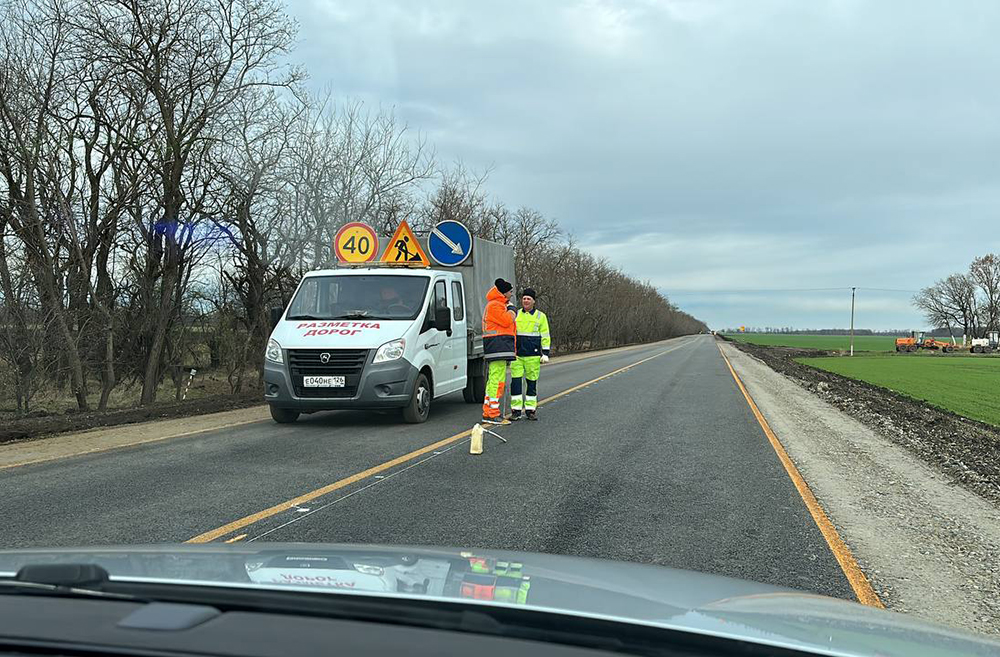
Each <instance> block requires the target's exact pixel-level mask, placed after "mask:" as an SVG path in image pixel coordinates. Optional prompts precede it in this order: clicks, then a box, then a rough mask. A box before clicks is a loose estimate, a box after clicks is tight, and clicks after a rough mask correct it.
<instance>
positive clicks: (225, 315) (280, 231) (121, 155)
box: [0, 0, 704, 409]
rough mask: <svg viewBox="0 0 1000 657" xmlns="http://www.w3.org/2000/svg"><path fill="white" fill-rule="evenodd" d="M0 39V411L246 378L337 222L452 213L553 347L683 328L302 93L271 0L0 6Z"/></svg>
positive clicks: (392, 120) (594, 262)
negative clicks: (0, 398)
mask: <svg viewBox="0 0 1000 657" xmlns="http://www.w3.org/2000/svg"><path fill="white" fill-rule="evenodd" d="M0 24H2V25H3V31H2V32H0V359H2V361H3V362H4V363H5V364H6V365H7V368H6V369H5V371H6V372H7V373H8V376H9V378H10V380H9V381H2V382H0V386H4V385H6V384H10V385H11V386H12V387H13V388H14V390H15V391H16V397H17V406H18V408H21V409H26V408H27V407H28V403H29V400H30V397H31V395H32V393H33V391H35V390H36V389H37V388H38V387H39V386H40V385H42V384H44V383H55V384H59V385H64V386H65V387H66V389H67V390H69V391H71V392H72V395H73V397H74V398H75V400H76V404H77V406H78V407H79V408H81V409H86V408H88V407H89V406H90V405H91V404H92V403H93V402H94V399H95V397H96V403H97V407H98V408H105V407H107V405H108V403H109V398H110V395H111V393H112V391H113V390H115V389H116V387H118V386H121V385H137V386H139V387H140V388H141V393H140V397H139V400H140V403H142V404H148V403H151V402H153V401H154V400H155V398H156V393H157V388H158V387H159V386H160V385H161V383H162V382H163V381H164V379H165V378H166V377H168V376H171V377H173V379H174V382H175V384H176V390H177V394H180V390H181V382H182V381H183V371H184V370H185V369H186V368H187V367H188V366H189V365H190V364H192V363H194V362H200V360H202V359H205V358H207V359H208V361H209V363H208V364H209V365H210V366H213V367H219V368H225V371H226V373H227V375H228V377H229V381H230V383H231V385H232V388H233V390H234V391H239V390H241V389H242V388H244V387H245V386H247V385H250V384H253V383H254V382H256V381H258V380H259V365H260V360H261V358H260V354H261V351H262V348H263V345H264V343H265V341H266V339H267V336H268V333H269V331H270V326H269V323H268V309H269V308H270V307H272V306H274V305H278V304H280V303H282V301H283V300H286V299H287V298H288V296H289V295H290V293H291V291H292V289H293V287H294V285H295V281H296V279H297V277H298V276H299V275H300V274H301V272H303V271H305V270H308V269H312V268H315V267H319V266H325V265H329V264H331V259H332V254H331V251H330V244H331V241H332V238H333V235H334V234H335V233H336V231H337V229H338V228H339V227H340V226H341V225H343V224H344V223H346V222H348V221H365V222H367V223H369V224H371V225H373V226H374V227H375V228H376V229H377V230H378V231H379V232H380V233H381V234H389V233H391V231H392V230H394V229H395V227H396V226H397V225H398V223H399V221H400V220H402V219H404V218H405V219H407V220H409V221H410V222H411V224H413V225H414V226H415V227H417V228H418V229H420V228H424V229H426V228H428V227H429V226H430V225H432V224H433V223H434V222H436V221H440V220H442V219H458V220H460V221H463V222H465V223H466V224H467V225H469V226H470V227H471V228H472V229H473V231H474V232H475V233H476V234H477V235H479V236H481V237H485V238H488V239H493V240H496V241H500V242H503V243H506V244H509V245H511V246H513V247H514V248H515V250H516V254H517V276H518V281H519V282H521V283H525V284H531V285H533V286H534V287H536V288H537V289H538V290H539V293H540V295H542V296H543V298H544V300H545V301H544V302H545V304H546V310H547V311H548V312H549V314H550V317H551V319H552V322H553V324H554V326H556V327H558V328H557V330H556V339H557V341H558V344H557V345H556V346H557V348H560V347H561V348H586V347H596V346H609V345H616V344H621V343H626V342H639V341H645V340H652V339H656V338H662V337H668V336H671V335H679V334H683V333H689V332H695V331H698V330H702V329H703V328H704V325H702V324H701V323H700V322H698V321H697V320H695V319H693V318H691V317H689V316H687V315H685V314H684V313H681V312H680V311H678V310H677V309H676V308H675V307H673V306H672V305H671V304H670V303H669V302H668V301H667V300H666V299H665V298H664V297H663V296H661V295H660V294H659V293H658V292H657V290H656V289H654V288H653V287H651V286H649V285H647V284H643V283H640V282H638V281H635V280H633V279H631V278H630V277H628V276H627V275H625V274H623V273H622V272H620V271H618V270H616V269H615V268H613V267H611V266H609V265H608V264H607V263H606V262H604V261H601V260H598V259H595V258H593V257H592V256H590V255H588V254H586V253H584V252H582V251H581V250H580V249H578V248H577V247H576V246H575V245H574V244H573V243H572V241H571V240H568V239H565V236H564V235H562V234H561V232H560V229H559V227H558V225H557V224H556V222H555V221H553V220H551V219H546V218H544V217H542V216H541V215H539V214H538V213H537V212H535V211H533V210H530V209H526V208H521V209H516V210H515V209H511V208H509V207H507V206H505V205H504V204H503V203H501V202H499V201H496V200H495V199H492V198H490V197H489V196H488V195H487V194H486V193H485V192H484V191H483V190H484V182H485V176H474V175H471V174H469V173H468V172H467V171H465V170H464V169H462V168H461V167H457V168H453V169H451V170H449V171H442V170H441V168H440V167H439V166H438V164H437V163H436V161H435V157H434V153H433V150H432V149H431V147H430V146H429V145H428V144H426V143H425V141H424V140H423V139H422V138H421V137H420V136H419V135H414V134H413V133H412V132H411V131H410V130H409V129H408V128H407V126H405V125H403V124H401V123H400V122H399V121H398V120H397V119H396V117H395V116H394V114H393V113H392V112H390V111H383V110H377V111H371V110H368V109H366V108H365V107H364V106H362V105H361V104H359V103H334V102H332V101H330V99H329V98H316V97H312V96H310V95H309V94H307V93H306V92H305V91H304V90H303V88H302V86H301V84H300V83H301V82H302V80H303V78H304V73H303V71H301V70H298V69H296V68H294V67H292V66H289V65H288V64H287V63H286V62H287V61H288V60H287V57H286V55H287V54H288V53H289V51H290V49H291V47H292V43H293V39H294V35H295V31H294V25H293V24H292V22H291V21H290V20H289V18H288V17H287V16H286V14H285V13H284V11H283V10H282V8H281V6H280V5H279V4H277V3H276V2H274V1H273V0H0ZM427 190H431V191H430V193H428V191H427ZM598 295H599V296H598ZM206 352H207V356H206V355H205V353H206Z"/></svg>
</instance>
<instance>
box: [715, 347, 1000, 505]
mask: <svg viewBox="0 0 1000 657" xmlns="http://www.w3.org/2000/svg"><path fill="white" fill-rule="evenodd" d="M732 344H733V345H735V346H736V347H737V348H739V349H740V350H741V351H743V352H745V353H748V354H750V355H752V356H754V357H756V358H758V359H760V360H762V361H763V362H765V363H766V364H767V365H768V366H770V367H771V368H772V369H774V370H776V371H778V372H781V373H782V374H784V375H786V376H788V377H790V378H792V379H794V380H795V381H796V382H798V383H799V384H800V385H801V386H803V387H805V388H807V389H808V390H811V391H812V392H814V393H816V394H817V395H819V396H820V397H822V398H823V399H825V400H826V401H827V402H829V403H831V404H833V405H834V406H836V407H837V408H839V409H841V410H842V411H844V412H846V413H848V414H850V415H851V416H853V417H855V418H856V419H858V420H859V421H861V422H862V423H864V424H865V425H867V426H869V427H871V428H872V429H874V430H875V431H877V432H879V433H880V434H882V435H884V436H885V437H887V438H889V439H890V440H892V441H893V442H894V443H896V444H899V445H901V446H903V447H905V448H906V449H908V450H910V451H911V452H913V453H914V454H916V455H917V456H919V457H920V458H921V459H922V460H923V461H925V462H927V463H929V464H931V465H933V466H935V467H936V468H938V469H939V470H941V471H942V472H944V473H945V474H946V475H947V476H948V477H950V478H951V479H952V480H954V481H956V482H958V483H961V484H963V485H965V486H966V487H968V488H969V489H970V490H973V491H975V492H976V493H979V494H980V495H982V496H983V497H986V498H987V499H990V500H993V501H994V502H1000V428H997V427H993V426H991V425H988V424H983V423H981V422H977V421H975V420H970V419H968V418H965V417H962V416H960V415H956V414H955V413H951V412H949V411H945V410H942V409H938V408H935V407H932V406H929V405H927V404H926V403H924V402H921V401H918V400H916V399H912V398H910V397H906V396H904V395H900V394H898V393H896V392H893V391H891V390H887V389H885V388H880V387H878V386H874V385H871V384H869V383H865V382H864V381H857V380H855V379H849V378H846V377H843V376H840V375H838V374H834V373H832V372H826V371H823V370H818V369H815V368H812V367H809V366H808V365H803V364H802V363H798V362H796V361H795V360H794V359H795V358H802V357H809V356H821V355H827V354H826V352H821V351H815V350H808V349H789V348H785V347H764V346H760V345H753V344H746V343H741V342H735V341H734V342H732Z"/></svg>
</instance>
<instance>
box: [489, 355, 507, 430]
mask: <svg viewBox="0 0 1000 657" xmlns="http://www.w3.org/2000/svg"><path fill="white" fill-rule="evenodd" d="M487 368H488V369H487V378H486V399H484V400H483V417H489V418H494V417H500V401H501V400H502V399H503V391H504V386H505V384H506V379H507V361H505V360H491V361H490V362H489V363H488V364H487Z"/></svg>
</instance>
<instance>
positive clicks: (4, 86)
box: [0, 0, 88, 409]
mask: <svg viewBox="0 0 1000 657" xmlns="http://www.w3.org/2000/svg"><path fill="white" fill-rule="evenodd" d="M0 24H3V25H4V30H3V31H2V32H0V61H3V62H4V65H3V66H2V67H0V178H2V179H3V182H4V186H5V189H4V190H3V193H4V196H5V199H6V205H7V207H8V209H9V214H8V216H7V220H8V222H9V226H10V228H11V229H12V231H13V232H14V234H15V235H17V237H18V239H19V240H20V241H21V242H22V243H23V244H24V247H25V251H24V253H25V259H26V262H27V263H28V265H29V267H30V269H31V272H32V278H33V280H34V281H35V284H36V286H37V288H38V293H39V298H40V300H41V303H42V306H43V308H44V309H45V312H46V314H47V315H48V316H49V317H51V322H52V327H53V332H54V336H55V338H56V339H57V340H58V341H59V345H60V347H61V349H62V356H63V357H64V358H65V359H66V362H67V365H68V368H69V372H70V378H71V384H72V388H73V393H74V396H75V397H76V402H77V405H78V406H79V408H81V409H86V408H88V400H87V386H86V379H85V376H84V368H83V361H82V359H81V357H80V351H79V348H78V344H77V337H78V336H77V334H76V332H75V330H74V329H75V327H74V325H73V322H72V321H71V319H70V317H69V314H68V312H67V309H66V306H65V303H64V290H63V281H62V276H61V268H62V262H61V260H60V250H61V249H62V247H63V240H64V238H65V225H64V223H63V221H64V219H65V216H64V214H63V213H62V208H61V204H60V202H59V200H60V197H61V195H60V193H59V189H58V186H59V181H58V180H57V178H58V177H59V175H60V174H61V173H62V167H61V166H60V162H59V155H58V153H59V143H58V135H59V127H58V123H57V120H56V119H55V118H54V117H55V115H56V114H57V112H58V110H59V108H60V107H62V106H63V105H64V104H65V103H66V101H67V93H68V91H67V90H68V85H67V80H68V77H69V73H70V66H69V63H68V62H69V57H68V52H67V51H68V49H69V45H68V43H69V38H70V31H71V30H70V25H69V23H68V21H67V16H66V13H65V8H64V6H63V3H62V2H60V0H50V2H47V3H44V4H41V5H39V4H36V3H32V2H26V1H24V0H6V1H5V2H3V3H2V4H0Z"/></svg>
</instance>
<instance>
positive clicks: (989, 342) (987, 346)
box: [971, 331, 1000, 354]
mask: <svg viewBox="0 0 1000 657" xmlns="http://www.w3.org/2000/svg"><path fill="white" fill-rule="evenodd" d="M997 349H1000V332H998V331H990V332H989V333H988V334H987V335H986V337H985V338H973V339H972V343H971V351H972V353H974V354H988V353H991V352H994V351H996V350H997Z"/></svg>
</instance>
